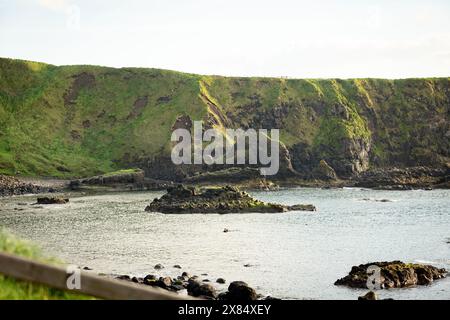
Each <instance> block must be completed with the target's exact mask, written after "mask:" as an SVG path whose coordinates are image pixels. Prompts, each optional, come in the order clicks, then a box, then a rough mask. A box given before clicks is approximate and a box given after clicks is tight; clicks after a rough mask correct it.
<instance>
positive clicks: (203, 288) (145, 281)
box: [87, 264, 278, 302]
mask: <svg viewBox="0 0 450 320" xmlns="http://www.w3.org/2000/svg"><path fill="white" fill-rule="evenodd" d="M154 268H155V270H160V269H163V268H164V266H162V265H161V264H157V265H155V267H154ZM173 268H177V269H181V266H179V265H175V266H173ZM87 270H90V269H89V268H87ZM204 276H207V275H206V274H204ZM112 277H113V278H114V279H117V280H122V281H130V282H133V283H137V284H140V285H146V286H152V287H158V288H161V289H165V290H167V291H171V292H174V293H177V294H180V295H190V296H193V297H197V298H201V299H207V300H227V301H232V302H248V301H255V300H274V299H276V298H273V297H271V296H264V295H261V294H258V293H257V292H256V290H255V289H253V288H252V287H250V286H249V285H248V284H247V283H246V282H244V281H232V282H230V283H229V285H228V287H227V289H226V290H220V289H219V288H217V287H216V286H214V285H213V282H212V281H210V280H209V279H200V277H199V276H197V275H191V274H190V273H189V272H186V271H184V272H182V273H181V274H180V275H178V276H176V277H173V278H172V277H169V276H158V275H155V274H148V275H146V276H145V277H136V276H130V275H116V276H112ZM215 282H216V283H217V284H220V285H225V284H226V283H227V281H226V280H225V279H224V278H217V279H216V280H215ZM277 300H278V299H277Z"/></svg>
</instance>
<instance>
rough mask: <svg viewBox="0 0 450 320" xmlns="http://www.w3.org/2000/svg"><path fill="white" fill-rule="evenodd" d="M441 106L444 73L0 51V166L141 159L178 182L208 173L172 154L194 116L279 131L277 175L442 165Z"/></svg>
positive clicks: (445, 128) (445, 110) (82, 172)
mask: <svg viewBox="0 0 450 320" xmlns="http://www.w3.org/2000/svg"><path fill="white" fill-rule="evenodd" d="M449 106H450V78H439V79H407V80H381V79H352V80H337V79H330V80H313V79H308V80H306V79H305V80H294V79H292V80H291V79H289V80H288V79H273V78H227V77H219V76H201V75H192V74H183V73H178V72H173V71H165V70H156V69H136V68H124V69H113V68H104V67H95V66H62V67H56V66H52V65H47V64H41V63H36V62H27V61H19V60H10V59H0V173H7V174H15V173H17V172H20V173H21V174H27V175H51V176H60V177H79V176H87V175H93V174H98V173H102V172H107V171H112V170H114V169H117V168H121V167H129V166H139V167H141V168H143V169H144V170H145V171H146V173H147V175H149V176H152V177H155V178H165V179H182V178H183V177H185V176H187V175H191V174H193V173H194V172H201V171H203V170H206V167H204V166H195V167H188V166H181V167H174V166H173V165H172V164H171V161H170V150H171V146H172V145H171V142H170V135H171V132H172V130H173V129H174V128H178V127H185V128H190V127H191V125H192V121H194V120H204V121H205V123H206V126H207V127H217V128H225V127H226V128H244V129H246V128H255V129H259V128H265V129H271V128H279V129H280V134H281V141H282V143H283V145H282V148H281V149H280V151H281V156H282V159H281V160H282V161H281V164H282V168H281V169H280V174H279V176H280V177H283V176H286V175H292V173H293V172H297V173H299V175H301V176H304V177H310V176H311V174H312V173H313V172H314V171H315V170H316V169H317V167H318V166H319V163H320V162H321V160H325V162H326V164H327V165H328V166H329V167H331V168H332V169H334V170H335V172H336V174H337V175H338V176H340V177H349V176H352V175H355V174H358V173H360V172H363V171H365V170H367V169H369V168H378V167H391V166H398V167H407V166H416V165H427V166H431V167H439V166H442V165H445V164H446V163H448V162H449V150H450V145H449V141H450V139H449V138H450V128H449V121H448V119H449ZM322 163H323V162H322ZM210 169H211V168H210ZM215 169H220V168H218V167H215Z"/></svg>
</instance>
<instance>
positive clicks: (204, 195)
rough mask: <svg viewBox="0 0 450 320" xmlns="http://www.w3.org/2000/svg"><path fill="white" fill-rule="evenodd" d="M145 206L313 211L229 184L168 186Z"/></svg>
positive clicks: (149, 208) (157, 209) (185, 209)
mask: <svg viewBox="0 0 450 320" xmlns="http://www.w3.org/2000/svg"><path fill="white" fill-rule="evenodd" d="M145 210H146V211H153V212H162V213H239V212H261V213H275V212H285V211H290V210H291V211H297V210H307V211H314V210H315V207H314V206H313V205H294V206H286V205H281V204H274V203H266V202H263V201H260V200H257V199H254V198H252V197H251V196H250V195H249V194H248V193H246V192H244V191H240V190H239V189H238V188H236V187H232V186H225V187H217V188H205V189H199V188H196V187H185V186H182V185H179V186H176V187H171V188H169V189H167V193H166V194H165V195H163V196H162V197H161V198H156V199H154V200H153V201H152V202H151V203H150V205H148V206H147V207H146V208H145Z"/></svg>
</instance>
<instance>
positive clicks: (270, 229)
mask: <svg viewBox="0 0 450 320" xmlns="http://www.w3.org/2000/svg"><path fill="white" fill-rule="evenodd" d="M250 193H251V194H252V195H253V196H255V197H257V198H259V199H261V200H264V201H270V202H278V203H283V204H296V203H312V204H314V205H316V207H317V208H318V211H317V212H287V213H279V214H227V215H218V214H178V215H176V214H174V215H165V214H160V213H149V212H145V211H144V208H145V206H146V205H147V204H148V203H149V202H150V200H152V199H153V198H155V197H157V196H160V195H162V194H163V193H162V192H138V193H114V194H105V195H93V196H83V197H74V198H71V200H70V203H69V204H67V205H51V206H45V207H44V208H42V209H39V208H36V207H35V206H31V205H30V204H31V203H33V202H35V200H36V196H20V197H13V198H4V199H0V210H1V211H0V226H3V227H6V228H7V229H9V230H11V231H12V232H14V233H15V234H17V235H19V236H21V237H24V238H26V239H29V240H32V241H34V242H36V243H37V244H39V245H40V246H41V247H42V248H43V249H44V251H45V252H46V253H47V254H50V255H54V256H57V257H59V258H61V259H63V260H64V261H66V262H68V263H74V264H77V265H80V266H89V267H91V268H93V269H94V271H96V272H99V273H113V274H130V275H136V276H144V275H146V274H149V273H154V274H155V270H154V269H153V266H154V265H155V264H157V263H161V264H163V265H164V266H165V269H163V270H161V271H160V274H163V275H170V276H174V275H178V274H180V273H181V271H180V270H178V269H174V268H173V267H172V266H173V265H175V264H179V265H181V266H182V267H183V271H184V270H185V271H188V272H190V273H191V274H196V275H199V276H200V275H201V274H204V273H207V274H208V275H205V276H201V278H202V279H205V278H207V279H209V280H211V281H215V279H216V278H218V277H223V278H225V279H226V280H227V281H233V280H244V281H246V282H248V283H249V284H250V285H251V286H253V287H254V288H256V289H257V291H258V292H260V293H263V294H266V295H267V294H269V295H272V296H275V297H280V298H290V299H356V298H357V296H358V295H361V294H363V293H365V292H367V290H356V289H348V288H344V287H337V286H334V285H333V283H334V281H336V279H338V278H341V277H343V276H345V275H346V274H347V273H348V272H349V271H350V268H351V267H352V266H353V265H357V264H361V263H367V262H372V261H385V260H403V261H405V262H422V263H430V264H433V265H436V266H439V267H445V268H447V269H450V243H449V242H450V191H449V190H433V191H375V190H365V189H331V190H322V189H306V188H296V189H285V190H279V191H268V192H250ZM382 199H385V200H389V202H380V201H376V200H382ZM19 204H20V205H19ZM14 208H18V209H21V210H14ZM224 228H227V229H229V232H227V233H224V232H223V230H224ZM244 265H250V266H248V267H245V266H244ZM218 287H219V288H221V289H225V288H226V285H222V286H220V285H218ZM380 295H381V298H387V297H392V298H394V299H450V277H448V278H447V279H444V280H440V281H437V282H435V283H434V284H432V285H430V286H426V287H415V288H408V289H391V290H383V291H381V292H380Z"/></svg>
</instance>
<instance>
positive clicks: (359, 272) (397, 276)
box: [334, 261, 447, 289]
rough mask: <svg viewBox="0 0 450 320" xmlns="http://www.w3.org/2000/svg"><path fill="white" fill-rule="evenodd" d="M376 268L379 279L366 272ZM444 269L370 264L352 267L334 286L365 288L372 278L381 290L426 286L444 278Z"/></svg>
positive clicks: (427, 266)
mask: <svg viewBox="0 0 450 320" xmlns="http://www.w3.org/2000/svg"><path fill="white" fill-rule="evenodd" d="M371 266H376V267H378V268H380V275H379V278H378V279H376V278H375V277H376V275H375V274H373V272H372V273H370V272H368V268H369V267H371ZM446 274H447V271H446V270H445V269H439V268H436V267H434V266H431V265H423V264H415V263H404V262H401V261H391V262H372V263H367V264H361V265H359V266H354V267H352V270H351V271H350V273H349V274H348V275H347V276H345V277H344V278H341V279H339V280H337V281H336V282H335V283H334V284H335V285H344V286H348V287H352V288H367V279H368V278H369V276H370V277H371V279H372V278H373V279H374V280H375V281H376V283H377V284H379V285H380V288H381V289H387V288H402V287H409V286H414V285H427V284H430V283H432V282H433V281H434V280H437V279H441V278H444V277H445V276H446Z"/></svg>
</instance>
